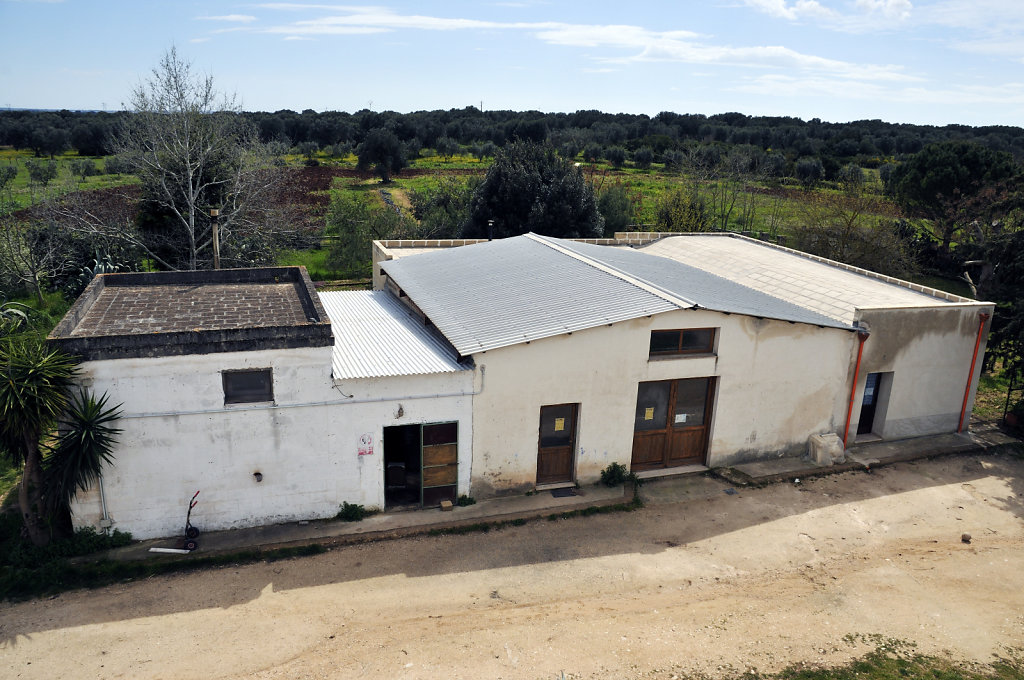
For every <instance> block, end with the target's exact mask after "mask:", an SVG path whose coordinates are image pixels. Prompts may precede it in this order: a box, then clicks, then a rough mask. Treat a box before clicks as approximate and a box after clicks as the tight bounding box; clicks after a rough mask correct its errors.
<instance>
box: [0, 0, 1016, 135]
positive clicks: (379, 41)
mask: <svg viewBox="0 0 1024 680" xmlns="http://www.w3.org/2000/svg"><path fill="white" fill-rule="evenodd" d="M0 26H2V27H3V40H2V42H0V106H3V107H7V106H13V107H33V108H82V109H95V108H107V109H117V108H120V107H121V105H122V103H123V102H126V101H127V100H128V95H129V92H130V90H131V88H132V87H133V86H136V85H137V84H138V83H139V82H140V80H141V79H143V78H145V77H146V75H147V74H148V72H149V69H151V68H152V67H153V66H154V65H155V64H156V63H157V62H158V60H159V58H160V56H161V54H162V53H163V52H164V51H165V50H167V49H168V48H169V47H171V46H172V45H175V46H176V47H177V49H178V51H179V54H180V55H182V56H184V57H185V58H187V59H189V60H191V61H192V62H193V64H194V66H195V67H196V68H197V69H198V70H200V71H202V72H206V73H211V74H212V75H213V76H214V78H215V80H216V82H217V84H218V86H219V87H220V88H221V89H223V90H226V91H229V92H234V93H236V94H237V96H238V98H239V100H240V102H241V103H242V106H243V108H245V109H247V110H265V111H275V110H278V109H293V110H296V111H301V110H303V109H315V110H317V111H324V110H332V109H333V110H340V111H356V110H359V109H362V108H372V109H374V110H378V111H379V110H385V109H391V110H395V111H403V112H404V111H415V110H422V109H437V108H453V107H456V108H461V107H464V106H470V105H473V106H479V105H480V104H481V102H482V103H483V106H484V108H485V109H515V110H526V109H537V110H541V111H575V110H578V109H600V110H602V111H608V112H620V111H621V112H630V113H647V114H650V115H654V114H656V113H658V112H659V111H676V112H680V113H705V114H712V113H722V112H725V111H740V112H743V113H747V114H751V115H788V116H798V117H800V118H804V119H809V118H814V117H818V118H821V119H823V120H828V121H849V120H858V119H865V118H880V119H882V120H886V121H891V122H904V123H928V124H939V125H942V124H947V123H964V124H969V125H992V124H997V125H1022V124H1024V70H1022V69H1024V0H708V1H706V2H682V1H676V2H672V1H669V0H662V1H652V0H626V1H623V0H619V1H616V2H606V1H605V0H590V1H587V2H575V1H572V2H558V1H556V0H551V1H549V2H541V1H536V2H535V1H532V0H513V1H499V2H486V1H481V2H461V1H452V2H429V1H425V2H385V3H383V4H380V5H354V4H353V5H346V4H333V3H316V2H250V3H246V2H220V1H208V2H189V1H177V2H172V1H168V0H63V1H61V0H55V1H38V0H0Z"/></svg>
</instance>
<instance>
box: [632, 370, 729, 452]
mask: <svg viewBox="0 0 1024 680" xmlns="http://www.w3.org/2000/svg"><path fill="white" fill-rule="evenodd" d="M714 388H715V381H714V378H687V379H684V380H660V381H657V382H642V383H640V385H639V386H638V388H637V397H636V420H635V421H634V427H633V460H632V463H631V465H630V469H631V470H632V471H633V472H642V471H644V470H658V469H661V468H668V467H678V466H681V465H694V464H697V465H703V464H704V461H705V459H706V456H707V448H708V426H709V425H710V424H711V423H710V420H711V419H710V412H709V409H710V404H711V403H712V397H713V395H714Z"/></svg>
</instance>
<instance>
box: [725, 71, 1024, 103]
mask: <svg viewBox="0 0 1024 680" xmlns="http://www.w3.org/2000/svg"><path fill="white" fill-rule="evenodd" d="M732 89H734V90H736V91H739V92H747V93H751V94H757V95H762V96H773V97H784V98H788V97H823V96H824V97H830V98H836V99H855V100H870V101H879V100H884V101H887V102H899V103H905V104H919V105H922V106H929V105H931V106H961V105H963V104H964V103H965V102H970V103H971V104H999V105H1001V106H1006V105H1007V104H1009V105H1024V84H1022V83H1004V84H1002V85H959V86H951V87H938V88H936V87H928V86H919V85H913V86H910V85H908V86H905V87H900V86H888V85H883V84H879V83H873V82H866V81H863V80H856V79H852V78H851V79H843V78H825V77H820V76H806V77H803V76H789V75H782V74H765V75H762V76H759V77H757V78H754V79H752V80H750V81H747V82H746V83H744V84H742V85H739V86H736V87H734V88H732Z"/></svg>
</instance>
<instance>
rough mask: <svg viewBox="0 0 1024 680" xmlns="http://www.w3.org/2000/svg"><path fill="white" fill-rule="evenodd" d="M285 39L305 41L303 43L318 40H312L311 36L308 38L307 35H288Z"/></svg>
mask: <svg viewBox="0 0 1024 680" xmlns="http://www.w3.org/2000/svg"><path fill="white" fill-rule="evenodd" d="M284 39H285V40H303V41H305V40H316V38H310V37H309V36H306V35H288V36H285V38H284Z"/></svg>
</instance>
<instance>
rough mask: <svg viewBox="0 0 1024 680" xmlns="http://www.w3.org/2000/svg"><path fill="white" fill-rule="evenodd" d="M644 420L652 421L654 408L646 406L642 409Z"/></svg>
mask: <svg viewBox="0 0 1024 680" xmlns="http://www.w3.org/2000/svg"><path fill="white" fill-rule="evenodd" d="M644 420H654V407H653V406H648V407H647V408H646V409H644Z"/></svg>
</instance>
